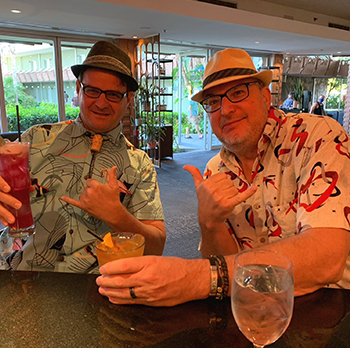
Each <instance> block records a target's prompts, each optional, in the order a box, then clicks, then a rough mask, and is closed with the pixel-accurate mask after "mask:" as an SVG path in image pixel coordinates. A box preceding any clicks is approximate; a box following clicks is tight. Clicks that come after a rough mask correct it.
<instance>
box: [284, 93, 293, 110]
mask: <svg viewBox="0 0 350 348" xmlns="http://www.w3.org/2000/svg"><path fill="white" fill-rule="evenodd" d="M293 102H294V93H293V92H289V93H288V98H287V99H286V100H285V101H284V102H283V105H282V108H284V109H292V108H293Z"/></svg>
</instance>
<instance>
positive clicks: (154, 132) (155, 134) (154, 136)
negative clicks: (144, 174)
mask: <svg viewBox="0 0 350 348" xmlns="http://www.w3.org/2000/svg"><path fill="white" fill-rule="evenodd" d="M164 135H165V131H164V130H163V129H162V128H161V126H160V125H159V124H158V123H157V120H156V119H155V118H152V117H150V118H148V119H145V120H144V137H145V140H146V143H147V147H148V148H149V149H155V148H156V146H157V140H158V139H160V140H163V139H164Z"/></svg>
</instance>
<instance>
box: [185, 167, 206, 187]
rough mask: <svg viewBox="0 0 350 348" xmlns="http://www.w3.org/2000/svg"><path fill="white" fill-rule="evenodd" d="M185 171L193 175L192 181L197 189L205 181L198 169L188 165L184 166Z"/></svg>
mask: <svg viewBox="0 0 350 348" xmlns="http://www.w3.org/2000/svg"><path fill="white" fill-rule="evenodd" d="M184 169H185V170H186V171H188V172H189V173H190V174H191V175H192V179H193V181H194V186H195V187H196V188H197V186H198V185H199V184H200V183H202V182H203V181H204V179H203V176H202V173H201V172H200V171H199V169H198V168H197V167H195V166H191V165H189V164H186V165H185V166H184Z"/></svg>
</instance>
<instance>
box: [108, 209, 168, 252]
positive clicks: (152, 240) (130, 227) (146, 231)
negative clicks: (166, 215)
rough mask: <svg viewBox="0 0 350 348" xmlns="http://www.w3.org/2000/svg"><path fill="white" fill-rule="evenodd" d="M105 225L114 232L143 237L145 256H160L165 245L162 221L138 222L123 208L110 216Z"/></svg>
mask: <svg viewBox="0 0 350 348" xmlns="http://www.w3.org/2000/svg"><path fill="white" fill-rule="evenodd" d="M105 222H106V224H107V225H108V226H109V227H110V228H111V229H112V230H113V231H115V232H121V231H128V232H135V233H140V234H142V235H143V236H144V237H145V240H146V246H145V252H144V253H145V255H162V253H163V249H164V244H165V237H166V232H165V225H164V221H162V220H138V219H137V218H135V217H134V216H133V215H132V214H130V213H129V212H128V211H127V210H126V209H125V208H124V207H121V209H120V210H119V211H118V214H114V215H113V216H110V219H109V220H108V221H105Z"/></svg>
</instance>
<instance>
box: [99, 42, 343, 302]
mask: <svg viewBox="0 0 350 348" xmlns="http://www.w3.org/2000/svg"><path fill="white" fill-rule="evenodd" d="M271 80H272V72H271V71H270V70H264V71H261V72H258V71H257V70H256V68H255V66H254V63H253V61H252V59H251V58H250V56H249V55H248V53H247V52H245V51H243V50H240V49H232V48H230V49H226V50H223V51H219V52H217V53H216V54H215V55H214V56H213V58H212V59H211V60H210V61H209V62H208V64H207V66H206V69H205V73H204V80H203V89H202V90H201V91H200V92H199V93H197V94H196V95H194V96H193V97H192V99H193V100H195V101H197V102H199V103H201V105H202V106H203V108H204V109H205V111H206V112H207V114H208V116H209V120H210V123H211V127H212V130H213V132H214V134H215V135H216V136H217V138H218V139H219V140H220V142H221V143H222V145H223V146H222V148H221V151H220V152H219V153H218V154H217V155H216V156H214V157H213V158H212V159H211V160H210V161H209V163H208V164H207V167H206V170H205V174H204V178H203V176H202V175H201V173H200V171H199V170H198V169H197V168H195V167H193V166H190V165H186V166H185V167H184V168H185V169H186V170H187V171H189V172H190V174H191V175H192V177H193V180H194V185H195V188H196V192H197V197H198V221H199V224H200V227H201V234H202V240H201V252H202V256H203V259H193V260H185V259H181V258H171V257H156V256H146V257H143V258H135V259H124V260H118V261H114V262H111V263H107V264H106V265H104V266H102V267H101V268H100V272H101V276H100V277H98V278H97V280H96V281H97V284H98V285H99V287H100V288H99V291H100V293H101V294H102V295H104V296H107V297H108V298H109V300H110V301H111V302H112V303H116V304H144V305H152V306H173V305H176V304H179V303H182V302H186V301H192V300H200V299H205V298H207V297H209V296H213V297H215V298H217V299H222V298H223V297H225V296H229V295H230V284H231V283H232V275H233V268H234V262H235V255H236V254H237V253H239V252H241V251H242V250H250V249H252V248H254V249H261V250H274V251H278V252H281V253H283V254H285V255H286V256H288V257H289V258H290V259H291V260H292V261H293V268H294V282H295V295H296V296H300V295H304V294H307V293H311V292H313V291H315V290H317V289H319V288H321V287H333V288H346V289H350V257H349V253H350V224H349V221H350V199H349V197H350V179H349V172H350V139H349V136H348V134H347V133H346V131H345V130H344V129H343V127H342V126H341V125H340V124H339V123H338V122H337V121H335V120H333V119H332V118H328V117H319V116H315V115H311V114H305V113H300V114H297V115H294V114H290V115H286V114H284V113H283V111H281V110H278V109H275V108H274V107H272V106H271V91H270V89H269V88H268V86H269V84H270V82H271ZM211 265H212V266H211ZM213 267H216V271H215V268H214V269H213ZM218 284H219V285H218ZM130 287H131V288H132V289H133V292H132V293H131V292H130V289H129V288H130ZM131 294H133V295H135V296H136V298H132V297H131Z"/></svg>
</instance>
